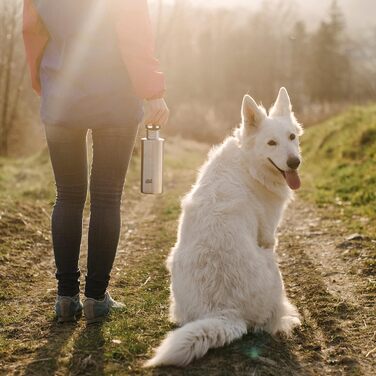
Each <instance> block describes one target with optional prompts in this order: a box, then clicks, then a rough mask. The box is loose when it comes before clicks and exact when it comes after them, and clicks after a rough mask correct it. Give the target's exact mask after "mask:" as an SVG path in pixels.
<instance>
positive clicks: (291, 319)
mask: <svg viewBox="0 0 376 376" xmlns="http://www.w3.org/2000/svg"><path fill="white" fill-rule="evenodd" d="M299 317H300V315H299V313H298V310H297V309H296V307H295V306H294V305H293V304H291V303H290V302H289V301H288V299H287V297H286V295H285V294H284V293H283V295H282V296H281V301H280V302H279V303H278V305H277V306H276V309H275V311H274V312H273V315H272V317H271V318H270V319H269V321H268V322H267V323H266V325H265V327H264V330H265V331H267V332H268V333H270V334H276V333H277V332H280V333H285V334H287V335H289V334H290V333H291V331H292V330H293V328H294V327H296V326H299V325H300V324H301V322H300V318H299Z"/></svg>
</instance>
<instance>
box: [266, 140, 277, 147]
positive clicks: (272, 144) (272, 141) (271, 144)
mask: <svg viewBox="0 0 376 376" xmlns="http://www.w3.org/2000/svg"><path fill="white" fill-rule="evenodd" d="M268 145H270V146H275V145H277V143H276V142H275V141H274V140H270V141H269V142H268Z"/></svg>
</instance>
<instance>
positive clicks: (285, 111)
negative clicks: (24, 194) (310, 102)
mask: <svg viewBox="0 0 376 376" xmlns="http://www.w3.org/2000/svg"><path fill="white" fill-rule="evenodd" d="M291 109H292V108H291V102H290V97H289V94H288V93H287V90H286V89H285V88H284V87H281V88H280V89H279V93H278V97H277V99H276V101H275V103H274V105H273V107H272V108H271V109H270V111H269V116H271V117H275V116H290V115H291Z"/></svg>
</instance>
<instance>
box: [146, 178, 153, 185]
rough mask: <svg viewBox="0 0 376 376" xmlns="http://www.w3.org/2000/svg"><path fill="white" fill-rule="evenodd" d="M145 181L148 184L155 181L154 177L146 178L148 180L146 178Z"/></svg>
mask: <svg viewBox="0 0 376 376" xmlns="http://www.w3.org/2000/svg"><path fill="white" fill-rule="evenodd" d="M145 183H146V184H152V183H153V179H146V180H145Z"/></svg>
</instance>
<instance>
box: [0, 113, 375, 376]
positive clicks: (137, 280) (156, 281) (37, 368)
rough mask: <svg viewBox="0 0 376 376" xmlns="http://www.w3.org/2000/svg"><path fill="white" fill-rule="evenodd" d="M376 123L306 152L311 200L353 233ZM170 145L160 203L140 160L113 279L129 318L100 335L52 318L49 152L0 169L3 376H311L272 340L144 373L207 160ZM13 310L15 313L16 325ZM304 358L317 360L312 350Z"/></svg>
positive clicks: (259, 337) (322, 137)
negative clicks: (188, 197) (145, 183)
mask: <svg viewBox="0 0 376 376" xmlns="http://www.w3.org/2000/svg"><path fill="white" fill-rule="evenodd" d="M375 119H376V107H369V108H354V109H353V110H351V111H349V112H348V113H346V114H344V115H341V116H339V117H337V118H335V119H332V120H330V121H327V122H325V123H323V124H320V125H318V126H317V128H311V129H308V130H307V131H306V135H305V137H304V142H303V153H304V156H305V159H306V161H305V166H304V170H303V179H304V182H305V186H306V188H305V190H304V191H303V195H304V196H305V198H306V199H307V200H311V201H312V202H316V203H317V204H318V205H320V206H322V207H324V208H325V210H329V212H328V215H332V216H333V217H334V218H342V215H344V216H345V218H346V220H347V224H348V226H350V227H351V228H352V226H354V227H355V228H357V229H358V227H357V226H360V225H362V226H364V224H365V223H366V224H367V229H365V228H363V227H362V228H361V230H364V231H365V232H367V231H368V232H367V233H371V232H372V229H374V227H372V226H374V221H373V219H372V215H374V213H375V212H374V209H375V208H374V201H372V197H373V200H374V196H372V195H374V178H375V176H374V175H373V176H372V163H374V158H375V135H376V132H375V125H376V120H375ZM166 146H167V150H166V151H167V152H166V159H165V167H166V168H165V178H166V179H165V193H164V194H163V195H161V196H157V197H151V196H147V197H146V196H142V195H140V193H139V174H140V169H139V166H140V160H139V156H138V155H137V152H136V154H135V157H134V158H133V159H132V162H131V166H130V170H129V174H128V175H127V183H126V192H125V202H124V205H123V219H124V220H123V230H122V235H121V239H120V244H119V252H118V256H117V261H116V262H115V265H114V270H113V277H112V281H111V291H112V292H113V295H114V297H116V298H118V299H119V300H121V301H124V302H126V309H125V310H124V311H123V312H119V313H115V314H112V315H111V317H110V318H109V320H108V321H105V322H104V323H103V324H102V325H94V326H86V325H85V324H84V322H82V321H81V322H80V323H78V324H77V325H67V326H58V325H56V324H55V322H54V320H53V301H54V295H55V292H56V291H55V290H54V289H51V286H52V287H54V283H55V281H54V278H53V274H52V273H50V274H47V275H46V274H44V273H46V271H47V270H49V269H51V267H52V264H51V261H48V260H51V258H52V252H51V245H50V234H49V214H50V210H51V205H52V202H53V199H54V184H53V176H52V173H51V168H50V164H49V160H48V154H47V150H44V151H43V152H41V153H40V154H39V155H37V156H33V157H31V158H28V159H23V160H11V161H9V160H7V161H5V160H0V216H1V218H0V233H1V238H0V369H1V366H2V365H3V364H7V363H9V364H14V365H15V366H14V367H15V369H14V371H15V373H17V372H19V371H20V370H22V371H25V372H24V373H25V374H30V375H32V374H35V375H41V376H43V375H51V374H55V373H56V374H72V375H103V374H108V375H112V374H113V375H138V374H140V375H141V374H142V375H144V374H153V375H180V374H187V375H204V374H207V375H209V374H213V375H219V374H221V375H230V374H253V373H254V372H255V370H257V371H258V372H257V374H270V375H287V374H299V372H301V371H302V370H301V369H300V368H299V367H300V361H299V359H297V358H296V357H295V355H294V351H293V350H294V349H293V348H292V347H293V343H292V342H291V341H290V342H289V341H288V340H284V339H278V340H276V339H273V338H272V337H270V336H267V335H265V334H263V333H259V334H256V335H248V336H246V337H245V338H244V339H243V340H242V341H237V342H235V343H233V344H232V345H231V346H228V347H226V348H222V349H216V350H213V351H211V352H210V353H209V354H208V355H207V356H206V357H205V358H204V359H203V360H201V361H198V362H195V363H194V364H193V365H192V366H191V367H190V368H189V370H186V371H178V370H176V369H172V368H168V369H166V370H162V371H145V370H143V369H142V368H141V365H142V363H143V361H144V360H145V359H146V358H148V357H150V355H151V348H152V347H154V346H156V345H157V344H159V343H160V341H161V339H162V337H163V336H164V335H165V333H166V332H167V331H169V330H170V329H171V328H172V327H173V325H172V324H170V323H169V322H168V320H167V316H168V294H169V290H168V286H169V280H168V274H167V271H166V269H165V266H164V261H165V258H166V255H167V254H168V252H169V249H170V248H171V246H173V244H174V242H175V239H176V226H177V219H178V216H179V214H180V198H181V197H182V196H183V194H184V193H185V192H187V191H188V190H189V189H190V186H191V184H192V182H193V181H194V178H195V176H196V172H197V169H198V167H199V166H200V165H201V163H202V162H203V160H204V159H205V155H206V151H207V147H206V146H202V145H201V146H200V145H198V144H196V143H193V142H192V143H190V142H188V141H184V142H183V141H182V140H179V139H174V140H169V142H168V143H167V145H166ZM360 146H361V147H360ZM342 165H343V167H339V166H342ZM373 174H374V172H373ZM364 182H367V184H365V183H364ZM372 182H373V183H372ZM372 184H373V190H372ZM344 186H345V188H344ZM351 192H355V193H356V194H355V195H353V194H352V193H351ZM353 196H354V197H353ZM87 210H88V208H87V207H86V215H87ZM133 211H135V212H134V213H133ZM132 213H133V214H132ZM354 216H355V218H356V219H357V220H356V221H354ZM362 218H365V220H366V221H367V222H364V221H365V220H364V219H362ZM353 222H355V223H356V225H353V224H352V223H353ZM43 259H45V260H47V262H46V261H45V262H44V263H43V262H42V261H43ZM7 264H8V265H11V266H12V267H11V268H10V267H9V266H8V267H7ZM297 268H298V266H297ZM50 272H51V270H50ZM52 272H53V270H52ZM38 273H42V277H41V274H38ZM3 276H6V277H7V278H3ZM43 278H44V279H43ZM304 280H305V277H304V278H303V279H302V281H304ZM313 285H314V284H313ZM40 288H43V289H44V290H43V291H42V292H40V290H39V289H40ZM313 290H314V289H313V288H312V291H313ZM314 291H316V290H314ZM25 292H26V293H27V294H30V295H33V296H34V293H36V294H39V295H37V298H36V299H38V301H42V302H43V305H41V306H40V307H39V308H38V309H36V308H35V307H33V306H32V305H30V302H29V301H26V300H25V298H22V296H23V295H24V293H25ZM312 295H313V296H314V295H315V294H313V293H312ZM312 304H313V305H314V304H316V301H314V302H313V303H312ZM9 307H12V308H14V310H11V311H10V312H11V314H8V315H7V314H5V313H6V312H9ZM342 308H343V307H342ZM342 308H341V307H339V308H338V309H342ZM310 331H311V328H310V327H307V330H306V331H305V332H304V331H303V335H302V334H300V337H299V338H300V341H301V346H302V347H303V348H305V349H309V346H312V343H311V342H312V340H311V338H310V336H309V335H307V338H305V337H304V333H309V334H310ZM307 351H308V350H307ZM307 353H308V354H310V356H311V355H312V356H313V355H314V354H315V351H312V350H309V351H308V352H307ZM1 359H4V363H2V360H1ZM312 361H315V359H313V360H312ZM17 367H18V368H17ZM263 371H265V372H264V373H262V372H263ZM0 373H1V372H0ZM9 374H11V372H9ZM300 374H301V373H300Z"/></svg>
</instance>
